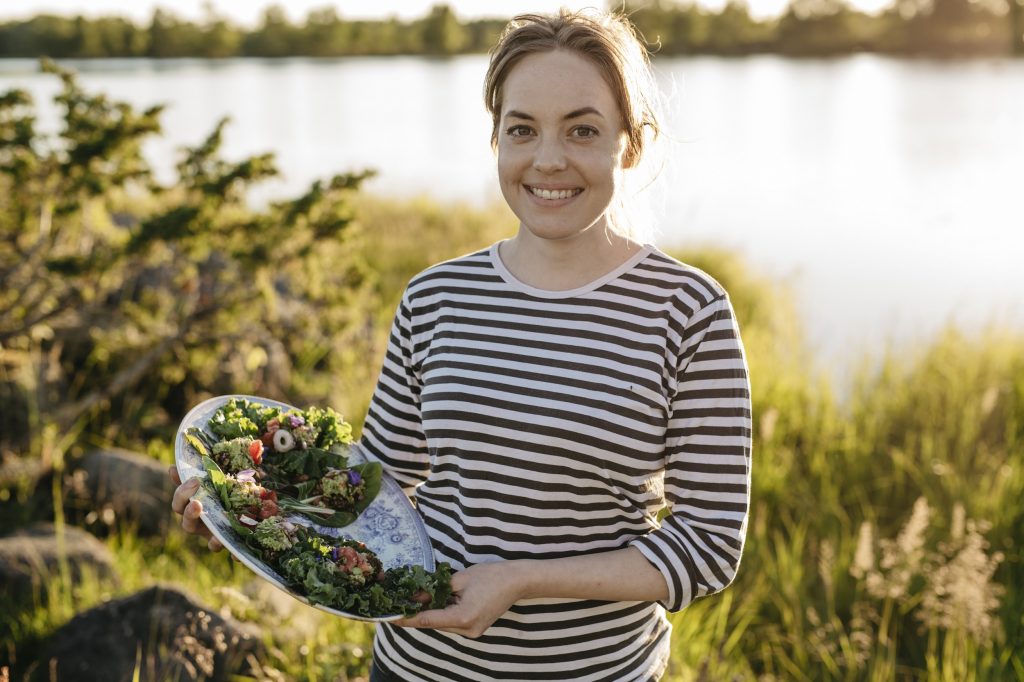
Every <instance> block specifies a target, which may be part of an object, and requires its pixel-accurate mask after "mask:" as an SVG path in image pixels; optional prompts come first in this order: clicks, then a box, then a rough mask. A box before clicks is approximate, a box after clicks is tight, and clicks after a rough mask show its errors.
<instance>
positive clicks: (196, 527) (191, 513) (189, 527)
mask: <svg viewBox="0 0 1024 682" xmlns="http://www.w3.org/2000/svg"><path fill="white" fill-rule="evenodd" d="M202 511H203V503H202V502H200V501H199V500H192V501H191V502H189V503H188V504H187V505H185V513H184V514H182V515H181V527H182V528H184V529H185V532H186V533H195V534H196V535H203V536H205V537H210V529H209V528H207V527H206V524H205V523H203V521H202V519H200V518H199V515H200V514H201V513H202Z"/></svg>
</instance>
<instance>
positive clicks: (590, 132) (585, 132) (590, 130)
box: [572, 126, 598, 139]
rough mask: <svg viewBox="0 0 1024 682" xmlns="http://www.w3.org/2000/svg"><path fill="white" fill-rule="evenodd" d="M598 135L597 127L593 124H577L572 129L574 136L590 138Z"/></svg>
mask: <svg viewBox="0 0 1024 682" xmlns="http://www.w3.org/2000/svg"><path fill="white" fill-rule="evenodd" d="M597 135H598V132H597V128H594V127H593V126H576V127H575V128H573V129H572V136H573V137H579V138H583V139H588V138H591V137H597Z"/></svg>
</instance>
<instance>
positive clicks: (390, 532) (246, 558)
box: [174, 395, 435, 622]
mask: <svg viewBox="0 0 1024 682" xmlns="http://www.w3.org/2000/svg"><path fill="white" fill-rule="evenodd" d="M232 398H239V399H245V400H249V401H251V402H255V403H260V404H261V405H266V406H268V407H278V408H281V409H283V410H296V409H298V408H296V407H294V406H292V405H288V404H287V403H282V402H278V401H276V400H269V399H267V398H260V397H258V396H251V395H222V396H218V397H216V398H210V399H209V400H206V401H204V402H202V403H200V404H199V405H196V406H195V407H194V408H192V410H191V411H190V412H189V413H188V414H187V415H185V418H184V419H183V420H182V421H181V425H180V426H179V427H178V434H177V436H176V437H175V439H174V461H175V464H176V466H177V468H178V475H179V476H180V477H181V480H182V481H187V480H189V479H190V478H200V479H204V478H206V470H205V469H204V468H203V458H202V456H201V455H200V454H199V453H198V452H196V451H195V449H193V448H192V446H191V445H189V444H188V442H187V441H186V440H185V431H186V430H187V429H190V428H192V427H195V428H199V429H202V430H203V431H206V432H207V433H210V431H209V429H208V428H207V426H206V425H207V422H209V420H210V417H211V416H213V413H214V412H216V411H217V409H218V408H219V407H220V406H221V405H223V404H224V403H226V402H227V401H229V400H231V399H232ZM211 435H212V434H211ZM346 456H347V457H348V461H349V464H362V463H364V462H366V458H365V457H364V456H363V454H362V453H361V452H360V451H359V450H358V448H349V449H348V451H347V453H346ZM192 498H193V499H196V500H199V501H200V502H201V503H202V505H203V511H202V514H201V515H200V518H201V519H202V520H203V523H205V524H206V526H207V528H209V529H210V532H211V533H212V534H213V536H214V537H215V538H217V539H218V540H219V541H220V543H221V544H222V545H224V547H225V548H226V549H227V550H228V551H229V552H231V554H232V555H233V556H234V557H235V558H236V559H238V560H239V561H241V562H242V563H243V564H245V565H246V566H247V567H248V568H249V569H251V570H252V571H253V572H254V573H256V574H257V575H258V576H260V577H261V578H263V579H264V580H266V581H267V582H269V583H270V584H272V585H274V586H275V587H277V588H278V589H280V590H282V591H283V592H286V593H288V594H289V595H291V596H292V597H294V598H295V599H298V600H299V601H301V602H303V603H304V604H308V605H310V606H312V607H314V608H317V609H320V610H321V611H326V612H327V613H333V614H335V615H338V616H343V617H345V618H350V619H352V620H361V621H368V622H386V621H391V620H397V619H399V618H401V617H402V616H401V615H394V616H384V617H379V618H367V617H366V616H361V615H359V614H355V613H349V612H347V611H340V610H338V609H334V608H331V607H329V606H324V605H323V604H310V602H309V600H308V599H307V598H306V597H305V596H304V595H302V594H299V593H298V592H295V591H294V590H292V589H291V588H289V587H288V585H287V584H286V583H285V582H284V580H283V579H282V578H281V576H280V575H278V574H277V572H276V571H274V569H273V568H271V567H270V566H268V565H267V564H266V563H264V562H263V561H262V560H261V559H260V558H259V557H257V556H256V555H255V554H254V553H253V552H252V551H251V550H250V549H249V548H248V547H247V546H246V545H245V543H244V542H243V541H242V540H241V538H239V537H238V535H237V534H236V533H235V531H234V530H233V529H232V528H231V523H230V522H229V521H228V517H227V512H226V511H225V510H224V507H223V505H221V502H220V500H219V499H218V498H217V496H216V495H213V494H211V493H210V492H209V491H208V490H207V489H206V488H205V487H200V488H199V490H198V491H197V492H196V494H195V495H193V496H192ZM288 520H289V521H292V522H293V523H297V524H302V525H304V526H308V527H310V528H313V529H314V530H316V531H318V532H320V533H322V534H324V535H328V536H331V537H336V538H343V539H346V540H355V541H357V542H362V543H363V544H365V545H366V546H367V547H368V548H369V549H370V550H371V551H373V552H374V553H375V554H376V555H377V557H378V558H379V559H380V561H381V563H383V564H384V568H386V569H387V568H395V567H399V566H416V565H419V566H422V567H423V568H424V569H425V570H427V571H433V570H435V565H434V552H433V549H432V548H431V546H430V538H429V537H428V536H427V530H426V528H425V527H424V526H423V521H422V520H421V519H420V516H419V514H418V513H417V512H416V510H415V509H414V508H413V506H412V504H411V503H410V502H409V498H407V497H406V496H405V493H403V492H402V489H401V487H399V485H398V483H396V482H395V480H394V479H392V478H391V477H390V476H388V474H387V473H385V474H384V476H383V479H382V481H381V487H380V492H379V493H378V494H377V497H376V498H374V500H373V502H371V503H370V505H369V506H368V507H367V508H366V509H365V510H364V511H363V513H362V514H360V515H359V517H358V518H357V519H356V520H355V521H353V522H352V523H350V524H349V525H347V526H344V527H342V528H331V527H328V526H321V525H319V524H317V523H315V522H314V521H311V520H310V519H308V518H306V517H304V516H299V515H288Z"/></svg>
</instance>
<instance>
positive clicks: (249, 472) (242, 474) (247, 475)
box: [235, 469, 256, 481]
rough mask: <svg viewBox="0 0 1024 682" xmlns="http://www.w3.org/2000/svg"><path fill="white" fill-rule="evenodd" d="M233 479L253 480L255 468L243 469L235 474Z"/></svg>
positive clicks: (254, 478)
mask: <svg viewBox="0 0 1024 682" xmlns="http://www.w3.org/2000/svg"><path fill="white" fill-rule="evenodd" d="M235 479H236V480H239V481H255V480H256V470H255V469H244V470H242V471H239V472H238V473H237V474H235Z"/></svg>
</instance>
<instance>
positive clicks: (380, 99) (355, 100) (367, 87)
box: [0, 55, 1024, 373]
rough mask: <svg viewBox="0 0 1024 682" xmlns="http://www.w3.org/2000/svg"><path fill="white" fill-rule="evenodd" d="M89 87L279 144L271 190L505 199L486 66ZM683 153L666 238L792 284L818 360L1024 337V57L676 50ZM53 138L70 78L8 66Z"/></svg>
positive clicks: (126, 77)
mask: <svg viewBox="0 0 1024 682" xmlns="http://www.w3.org/2000/svg"><path fill="white" fill-rule="evenodd" d="M65 66H67V67H70V68H72V69H75V70H77V71H79V72H80V74H81V82H82V83H83V85H84V86H86V87H87V88H89V89H90V90H101V91H103V92H106V93H108V94H109V95H111V96H112V97H115V98H120V99H125V100H128V101H130V102H132V103H134V104H136V105H138V106H140V107H142V106H149V105H152V104H155V103H159V102H164V103H167V104H168V108H167V111H166V112H165V114H164V117H163V121H164V128H165V132H166V134H165V136H164V137H163V138H161V139H160V140H155V141H153V142H151V143H150V144H149V145H148V146H147V147H146V153H147V156H148V157H149V158H150V160H151V161H152V162H153V164H154V166H155V168H156V169H157V172H158V177H160V178H161V179H163V180H167V179H169V178H171V177H173V174H172V171H173V167H174V162H175V159H176V154H177V149H178V148H179V147H180V146H181V145H183V144H196V143H198V142H199V141H201V140H202V139H203V138H204V137H205V136H206V135H207V134H208V133H209V131H210V130H211V129H212V127H213V125H214V123H215V122H216V121H217V120H218V119H219V118H220V117H222V116H230V117H231V119H232V123H231V125H230V126H229V127H228V129H227V131H226V133H225V153H226V155H227V156H228V157H229V158H237V157H238V156H241V155H243V154H254V153H260V152H265V151H273V152H275V153H276V154H277V158H278V162H279V166H280V168H281V169H282V171H283V172H284V174H285V178H284V179H282V180H280V181H274V182H273V183H268V184H267V185H266V186H264V187H263V188H262V189H261V190H260V191H259V192H258V193H256V194H255V195H254V196H253V199H254V200H255V201H265V200H267V199H271V198H274V197H281V196H287V195H294V194H297V193H298V192H300V191H302V190H303V189H305V188H306V187H307V186H308V184H309V183H310V182H311V181H312V180H313V179H316V178H319V177H327V176H330V175H331V174H333V173H336V172H340V171H344V170H354V169H361V168H367V167H372V168H375V169H377V170H378V171H379V176H378V177H377V178H376V179H374V180H373V181H372V182H370V183H369V184H368V185H367V189H368V190H370V191H373V192H375V193H379V194H385V195H397V196H407V195H416V194H427V195H430V196H433V197H436V198H438V199H440V200H461V201H467V202H471V203H478V204H482V203H485V202H489V201H497V200H500V194H499V193H498V190H497V186H496V176H495V173H494V159H493V156H492V153H491V149H490V146H489V135H490V120H489V117H488V116H487V114H486V112H485V111H484V108H483V104H482V96H481V84H482V80H483V74H484V72H485V70H486V59H485V57H483V56H466V57H458V58H454V59H448V60H438V59H427V58H419V57H398V58H349V59H334V60H313V59H287V60H279V61H268V60H255V59H247V60H246V59H238V60H227V61H217V62H206V61H202V60H171V61H151V60H98V61H88V62H87V61H82V62H65ZM655 67H656V71H657V74H658V77H659V79H660V80H661V81H662V83H663V85H664V86H665V89H666V91H667V92H668V93H669V95H670V96H669V100H668V105H667V111H668V114H667V117H666V119H667V126H666V127H667V129H668V135H667V138H668V139H669V141H668V142H667V146H666V148H667V152H668V153H667V154H666V155H665V158H666V163H665V165H664V168H663V169H662V170H661V172H660V174H659V175H658V178H657V180H656V182H655V185H654V186H653V187H652V188H651V190H649V192H648V193H649V194H650V204H651V206H652V207H653V212H652V214H651V215H653V216H654V217H653V218H652V219H651V221H652V224H653V225H655V227H656V229H657V233H658V236H657V237H656V239H655V241H656V243H658V244H659V245H660V246H662V247H663V248H669V247H674V246H680V245H687V244H714V245H720V246H723V247H726V248H729V249H733V250H736V251H738V252H741V253H742V254H743V255H745V257H746V259H747V260H748V261H749V263H750V264H751V265H752V266H754V267H755V268H757V269H758V270H760V271H762V272H764V273H766V274H768V275H770V276H772V277H774V278H776V279H779V280H780V281H784V282H786V283H787V284H788V285H789V286H790V287H791V288H792V290H793V291H794V295H795V296H796V300H797V301H798V303H799V306H800V309H801V311H802V316H803V319H804V321H805V324H806V329H807V338H808V342H809V345H810V347H811V350H812V352H813V353H814V354H815V355H816V357H817V358H818V360H819V362H821V363H822V364H827V365H828V366H829V367H831V368H832V371H833V372H836V371H838V372H840V373H841V372H842V368H847V369H848V368H849V367H851V366H853V365H854V364H855V363H856V362H857V361H859V360H860V359H861V358H862V357H863V356H864V354H865V353H872V354H878V353H879V352H881V351H882V350H883V349H884V348H886V347H887V346H890V345H896V346H897V347H900V348H904V347H909V346H912V345H913V344H915V343H918V342H922V341H926V340H927V339H929V338H931V337H932V336H933V335H934V334H935V333H936V332H937V330H939V329H941V328H942V327H943V326H944V325H946V324H947V323H955V324H957V325H960V326H961V327H964V328H968V327H976V326H980V325H986V324H998V325H1003V326H1011V327H1013V328H1017V329H1024V268H1022V267H1021V266H1020V264H1019V263H1018V261H1020V260H1021V257H1022V256H1024V60H1010V59H1005V60H970V61H923V60H899V59H893V58H887V57H879V56H873V55H858V56H851V57H845V58H840V59H829V60H791V59H785V58H780V57H774V56H759V57H751V58H744V59H721V58H712V57H688V58H663V59H658V60H657V61H656V62H655ZM15 86H17V87H23V88H26V89H28V90H29V91H30V92H31V93H32V94H33V96H34V97H35V98H36V101H37V102H38V103H39V104H40V124H41V125H42V126H43V127H44V129H49V130H54V129H55V128H56V125H57V121H58V111H57V109H56V108H55V107H54V105H53V104H52V102H51V101H50V100H51V98H52V96H53V95H54V94H55V93H56V92H57V90H58V81H57V79H56V78H55V77H53V76H49V75H44V74H41V73H39V72H38V68H37V65H36V63H35V62H34V61H31V60H0V90H6V89H8V88H10V87H15Z"/></svg>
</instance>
